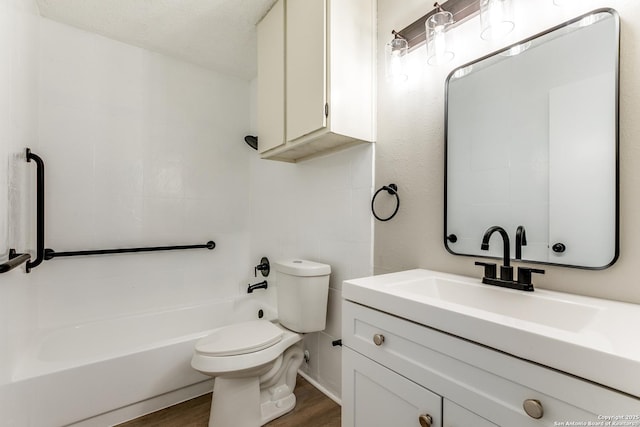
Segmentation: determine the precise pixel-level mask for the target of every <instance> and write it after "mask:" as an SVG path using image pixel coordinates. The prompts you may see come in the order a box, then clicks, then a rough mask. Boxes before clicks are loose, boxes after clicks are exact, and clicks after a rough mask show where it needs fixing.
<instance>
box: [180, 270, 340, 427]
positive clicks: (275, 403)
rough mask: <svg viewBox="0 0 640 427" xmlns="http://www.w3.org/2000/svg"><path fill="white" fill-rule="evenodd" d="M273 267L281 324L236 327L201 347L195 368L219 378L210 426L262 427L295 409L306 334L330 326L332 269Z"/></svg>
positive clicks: (204, 341) (219, 331) (222, 331)
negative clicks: (330, 279) (328, 301)
mask: <svg viewBox="0 0 640 427" xmlns="http://www.w3.org/2000/svg"><path fill="white" fill-rule="evenodd" d="M274 266H275V270H276V272H277V274H278V277H277V288H278V298H277V303H278V317H279V319H280V323H272V322H270V321H268V320H253V321H249V322H243V323H237V324H233V325H229V326H225V327H222V328H219V329H216V330H214V331H213V332H212V333H211V334H209V335H208V336H207V337H204V338H202V339H201V340H199V341H198V342H197V343H196V346H195V350H194V354H193V357H192V359H191V366H192V367H193V368H194V369H196V370H198V371H199V372H202V373H204V374H206V375H209V376H212V377H214V378H215V380H214V386H213V401H212V404H211V414H210V418H209V427H258V426H261V425H264V424H266V423H268V422H269V421H271V420H273V419H275V418H278V417H279V416H281V415H284V414H286V413H287V412H289V411H291V410H292V409H293V408H294V407H295V404H296V397H295V395H294V394H293V391H294V388H295V384H296V375H297V372H298V369H299V368H300V365H301V364H302V360H303V348H302V342H301V341H302V333H306V332H316V331H321V330H323V329H324V327H325V323H326V307H327V296H328V288H329V274H330V272H331V268H330V266H328V265H326V264H320V263H315V262H312V261H303V260H288V261H281V262H277V263H274Z"/></svg>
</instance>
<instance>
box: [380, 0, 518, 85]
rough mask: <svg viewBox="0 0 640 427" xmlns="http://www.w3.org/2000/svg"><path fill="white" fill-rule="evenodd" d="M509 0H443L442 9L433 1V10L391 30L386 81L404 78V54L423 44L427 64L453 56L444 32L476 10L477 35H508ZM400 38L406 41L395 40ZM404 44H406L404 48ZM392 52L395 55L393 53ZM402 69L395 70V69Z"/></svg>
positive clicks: (511, 21)
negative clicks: (478, 19)
mask: <svg viewBox="0 0 640 427" xmlns="http://www.w3.org/2000/svg"><path fill="white" fill-rule="evenodd" d="M512 1H513V0H447V1H446V2H445V3H444V8H446V10H444V8H443V7H442V6H441V5H440V4H439V3H435V4H434V6H435V9H433V10H431V11H430V12H429V13H427V14H426V15H424V16H423V17H421V18H419V19H417V20H416V21H414V22H413V23H412V24H410V25H408V26H407V27H405V28H403V29H402V30H401V31H395V30H394V31H392V33H393V34H394V39H393V40H391V41H390V42H389V43H387V46H386V54H385V59H386V70H387V80H406V79H407V75H406V72H405V71H404V64H403V63H404V55H406V53H408V52H410V51H412V50H414V49H415V48H417V47H419V46H422V45H423V44H426V45H427V62H428V64H429V65H439V64H444V63H446V62H448V61H450V60H451V59H453V57H454V53H453V49H452V48H451V46H450V43H447V32H448V31H450V30H451V29H452V28H453V27H454V26H456V25H459V24H461V23H463V22H465V21H467V20H468V19H470V18H472V17H474V16H476V14H477V13H478V11H480V14H481V16H480V22H481V30H482V31H481V34H480V35H481V37H482V38H483V39H486V40H492V39H495V38H499V37H501V36H505V35H507V34H509V33H510V32H511V31H512V30H513V29H514V27H515V23H514V19H513V4H512ZM398 39H402V40H404V41H405V42H406V45H405V44H404V42H401V41H398ZM405 46H406V47H405ZM394 53H395V55H394ZM399 69H402V72H399V73H397V72H396V71H395V70H399Z"/></svg>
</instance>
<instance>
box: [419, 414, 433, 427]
mask: <svg viewBox="0 0 640 427" xmlns="http://www.w3.org/2000/svg"><path fill="white" fill-rule="evenodd" d="M418 421H420V427H431V423H433V418H431V415H429V414H424V415H420V416H419V417H418Z"/></svg>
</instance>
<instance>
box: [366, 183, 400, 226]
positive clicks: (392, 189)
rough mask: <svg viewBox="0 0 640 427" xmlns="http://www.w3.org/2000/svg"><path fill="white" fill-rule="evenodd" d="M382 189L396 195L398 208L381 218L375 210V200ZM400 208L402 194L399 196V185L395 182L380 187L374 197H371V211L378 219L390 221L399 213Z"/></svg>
mask: <svg viewBox="0 0 640 427" xmlns="http://www.w3.org/2000/svg"><path fill="white" fill-rule="evenodd" d="M382 190H386V191H387V193H389V194H392V195H394V196H396V209H395V210H394V211H393V213H392V214H391V215H390V216H388V217H387V218H380V217H379V216H378V215H377V214H376V210H375V208H374V205H373V204H374V203H375V201H376V197H378V193H380V192H381V191H382ZM398 209H400V196H398V186H397V185H395V184H389V185H384V186H383V187H382V188H380V189H378V191H376V192H375V193H374V194H373V199H371V213H373V216H374V217H376V219H377V220H378V221H389V220H390V219H391V218H393V217H394V216H396V214H397V213H398Z"/></svg>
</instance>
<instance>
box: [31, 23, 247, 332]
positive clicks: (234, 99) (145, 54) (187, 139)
mask: <svg viewBox="0 0 640 427" xmlns="http://www.w3.org/2000/svg"><path fill="white" fill-rule="evenodd" d="M39 43H40V72H39V80H38V83H39V97H40V99H39V111H38V117H39V118H40V123H39V132H38V144H37V146H36V147H34V150H35V149H37V152H38V154H40V155H41V156H42V157H43V158H44V160H45V163H46V175H47V189H46V208H47V210H46V226H47V228H46V247H49V248H52V249H54V250H56V251H67V250H83V249H94V248H98V249H99V248H119V247H136V246H155V245H173V244H195V243H205V242H206V241H208V240H214V241H215V242H216V244H217V247H216V249H215V250H213V251H209V250H202V249H201V250H195V251H180V252H162V253H146V254H128V255H115V256H99V257H83V258H58V259H54V260H51V261H45V262H44V263H43V264H42V265H41V266H40V267H38V268H37V269H35V270H34V271H33V273H31V275H32V276H33V281H34V289H33V297H34V299H33V301H32V302H33V303H34V304H35V305H34V307H33V310H32V319H33V320H34V321H35V322H36V325H35V326H37V327H38V328H49V327H56V326H61V325H66V324H73V323H78V322H83V321H89V320H94V319H99V318H103V317H112V316H118V315H123V314H130V313H135V312H141V311H146V310H152V309H158V308H161V307H169V306H178V305H184V304H190V303H195V302H198V301H201V300H204V299H211V298H222V297H226V296H230V295H235V294H237V292H238V290H239V285H240V283H241V282H243V281H244V278H245V276H246V274H247V272H248V268H247V267H248V265H249V264H248V249H247V248H248V245H249V236H248V221H249V215H248V207H249V202H248V196H247V195H248V193H249V178H248V171H249V156H248V153H247V151H246V150H245V147H244V146H243V145H242V137H243V135H244V133H245V132H246V129H247V127H248V125H249V118H248V113H247V112H248V108H249V83H248V82H246V81H243V80H240V79H236V78H233V77H226V76H222V75H218V74H215V73H212V72H210V71H208V70H205V69H202V68H199V67H197V66H193V65H190V64H187V63H184V62H181V61H178V60H174V59H171V58H168V57H166V56H163V55H160V54H155V53H151V52H149V51H146V50H143V49H140V48H137V47H132V46H129V45H126V44H123V43H120V42H116V41H113V40H111V39H107V38H105V37H102V36H98V35H95V34H92V33H88V32H85V31H82V30H78V29H75V28H72V27H68V26H65V25H62V24H59V23H56V22H54V21H50V20H48V19H42V20H41V25H40V40H39Z"/></svg>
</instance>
